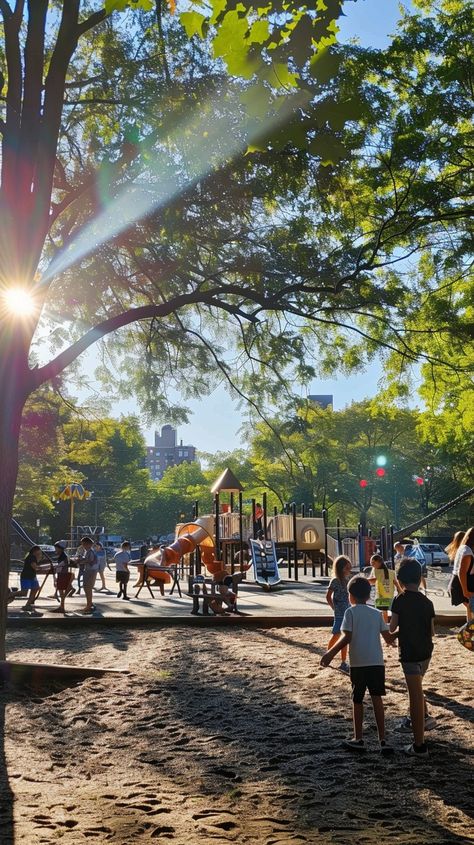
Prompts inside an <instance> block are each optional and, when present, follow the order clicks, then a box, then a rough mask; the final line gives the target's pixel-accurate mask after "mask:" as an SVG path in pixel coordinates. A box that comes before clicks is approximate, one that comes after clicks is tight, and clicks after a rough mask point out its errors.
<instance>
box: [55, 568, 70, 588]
mask: <svg viewBox="0 0 474 845" xmlns="http://www.w3.org/2000/svg"><path fill="white" fill-rule="evenodd" d="M72 580H73V575H72V572H58V574H57V577H56V587H57V588H58V590H67V589H69V587H70V586H71V581H72Z"/></svg>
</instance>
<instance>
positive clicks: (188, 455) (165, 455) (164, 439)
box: [145, 425, 196, 481]
mask: <svg viewBox="0 0 474 845" xmlns="http://www.w3.org/2000/svg"><path fill="white" fill-rule="evenodd" d="M195 460H196V448H195V446H184V445H183V441H182V440H180V442H179V445H177V443H176V429H175V428H173V426H172V425H164V426H162V428H161V434H158V432H157V431H155V445H154V446H147V450H146V458H145V466H146V468H147V469H148V471H149V473H150V475H151V477H152V479H153V481H159V480H160V478H163V474H164V472H165V470H166V469H168V467H172V466H176V464H182V463H185V462H186V461H187V462H188V463H189V462H190V461H195Z"/></svg>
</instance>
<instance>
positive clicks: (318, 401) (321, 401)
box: [308, 393, 333, 410]
mask: <svg viewBox="0 0 474 845" xmlns="http://www.w3.org/2000/svg"><path fill="white" fill-rule="evenodd" d="M308 399H309V401H310V402H314V404H315V405H319V407H320V408H323V410H326V408H332V406H333V395H332V393H327V394H326V393H324V394H322V393H317V394H316V393H311V394H310V395H309V396H308Z"/></svg>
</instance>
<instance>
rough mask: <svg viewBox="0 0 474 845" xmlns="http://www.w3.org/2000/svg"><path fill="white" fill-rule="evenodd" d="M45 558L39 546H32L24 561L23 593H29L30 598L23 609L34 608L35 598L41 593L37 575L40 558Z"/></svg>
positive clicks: (21, 578) (21, 575)
mask: <svg viewBox="0 0 474 845" xmlns="http://www.w3.org/2000/svg"><path fill="white" fill-rule="evenodd" d="M42 559H43V552H42V551H41V549H40V547H39V546H32V547H31V549H30V551H29V552H28V554H27V555H26V557H25V559H24V561H23V569H22V570H21V574H20V586H21V595H25V593H28V590H29V593H28V599H27V601H26V604H25V606H24V608H23V610H34V609H35V607H34V605H35V598H36V596H37V595H38V593H39V588H40V586H39V581H38V577H37V571H38V566H39V563H40V560H42Z"/></svg>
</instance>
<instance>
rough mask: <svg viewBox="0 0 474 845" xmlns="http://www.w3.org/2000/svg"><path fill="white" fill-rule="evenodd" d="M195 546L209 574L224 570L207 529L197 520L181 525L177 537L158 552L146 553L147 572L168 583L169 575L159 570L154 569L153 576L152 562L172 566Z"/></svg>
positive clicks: (216, 573)
mask: <svg viewBox="0 0 474 845" xmlns="http://www.w3.org/2000/svg"><path fill="white" fill-rule="evenodd" d="M197 546H199V549H200V551H201V561H202V563H203V564H204V566H205V567H206V569H207V571H208V572H210V574H211V575H214V576H216V575H218V574H219V573H221V572H224V571H225V570H224V566H223V564H222V561H221V560H216V557H215V545H214V540H213V538H212V537H211V535H210V534H209V532H208V531H207V529H206V528H204V527H203V525H201V524H200V522H199V520H197V521H196V522H188V523H186V524H185V525H181V526H180V527H179V530H178V537H177V539H176V540H175V541H174V543H171V545H170V546H165V547H164V548H163V549H160V550H159V551H158V552H155V553H154V554H152V555H148V557H147V558H146V560H145V564H146V566H147V569H148V573H149V574H150V575H152V576H153V577H156V579H157V580H161V581H164V582H165V583H168V582H169V581H170V580H171V578H170V576H169V575H168V574H167V573H166V572H161V571H160V570H157V571H156V576H155V572H154V570H153V564H156V565H157V566H174V565H176V564H177V563H179V561H180V560H181V558H182V557H183V555H187V554H190V552H193V551H194V549H195V548H196V547H197Z"/></svg>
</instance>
